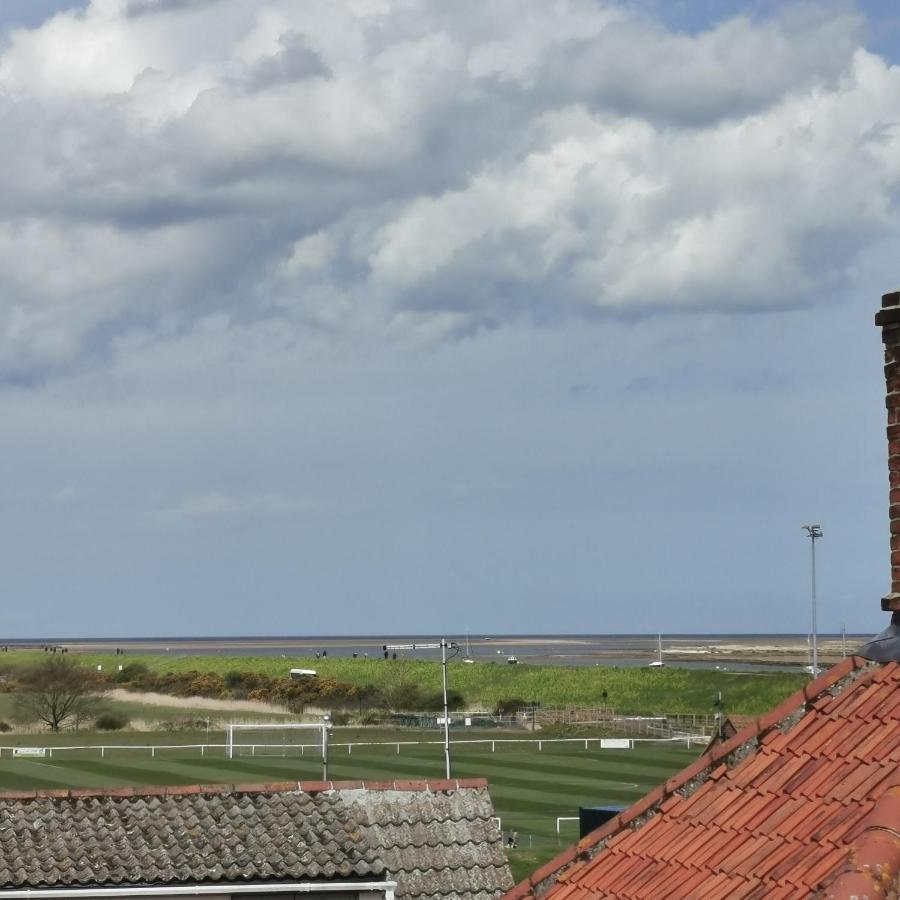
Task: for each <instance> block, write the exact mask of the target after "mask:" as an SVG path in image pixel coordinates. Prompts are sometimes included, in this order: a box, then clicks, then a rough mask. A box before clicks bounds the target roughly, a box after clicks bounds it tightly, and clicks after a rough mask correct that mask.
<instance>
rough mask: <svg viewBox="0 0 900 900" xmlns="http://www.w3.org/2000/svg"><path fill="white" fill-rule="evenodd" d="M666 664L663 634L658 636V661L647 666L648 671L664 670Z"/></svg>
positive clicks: (655, 660)
mask: <svg viewBox="0 0 900 900" xmlns="http://www.w3.org/2000/svg"><path fill="white" fill-rule="evenodd" d="M665 665H666V664H665V663H664V662H663V658H662V634H657V635H656V659H654V660H653V662H651V663H648V664H647V668H648V669H662V668H664V667H665Z"/></svg>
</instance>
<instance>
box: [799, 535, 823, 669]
mask: <svg viewBox="0 0 900 900" xmlns="http://www.w3.org/2000/svg"><path fill="white" fill-rule="evenodd" d="M803 528H804V530H805V531H806V533H807V534H808V535H809V540H810V545H811V547H812V553H811V557H810V558H811V561H812V598H811V599H812V676H813V678H815V677H816V676H817V675H818V674H819V646H818V637H817V634H816V631H817V628H816V538H820V537H822V526H821V525H804V526H803Z"/></svg>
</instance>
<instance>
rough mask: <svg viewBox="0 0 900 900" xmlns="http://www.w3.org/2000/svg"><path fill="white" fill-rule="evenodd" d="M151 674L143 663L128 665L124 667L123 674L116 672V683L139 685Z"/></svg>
mask: <svg viewBox="0 0 900 900" xmlns="http://www.w3.org/2000/svg"><path fill="white" fill-rule="evenodd" d="M149 672H150V670H149V669H148V668H147V667H146V666H145V665H144V664H143V663H128V665H127V666H123V667H122V671H121V672H116V681H117V682H118V683H119V684H139V683H140V682H142V681H144V680H145V679H146V677H147V675H148V674H149Z"/></svg>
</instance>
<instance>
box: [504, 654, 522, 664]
mask: <svg viewBox="0 0 900 900" xmlns="http://www.w3.org/2000/svg"><path fill="white" fill-rule="evenodd" d="M506 662H507V663H508V664H509V665H511V666H517V665H518V664H519V657H518V656H507V657H506Z"/></svg>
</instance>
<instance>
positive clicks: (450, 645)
mask: <svg viewBox="0 0 900 900" xmlns="http://www.w3.org/2000/svg"><path fill="white" fill-rule="evenodd" d="M382 649H383V650H384V655H385V659H387V654H388V651H391V650H437V649H440V651H441V686H442V688H443V694H444V772H445V773H446V776H445V777H447V778H450V704H449V702H448V698H447V650H455V651H456V653H459V644H457V643H456V641H448V640H447V638H441V639H440V641H439V642H434V643H426V644H422V643H419V644H382ZM456 653H454V654H453V655H454V656H456ZM326 780H327V779H326Z"/></svg>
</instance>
